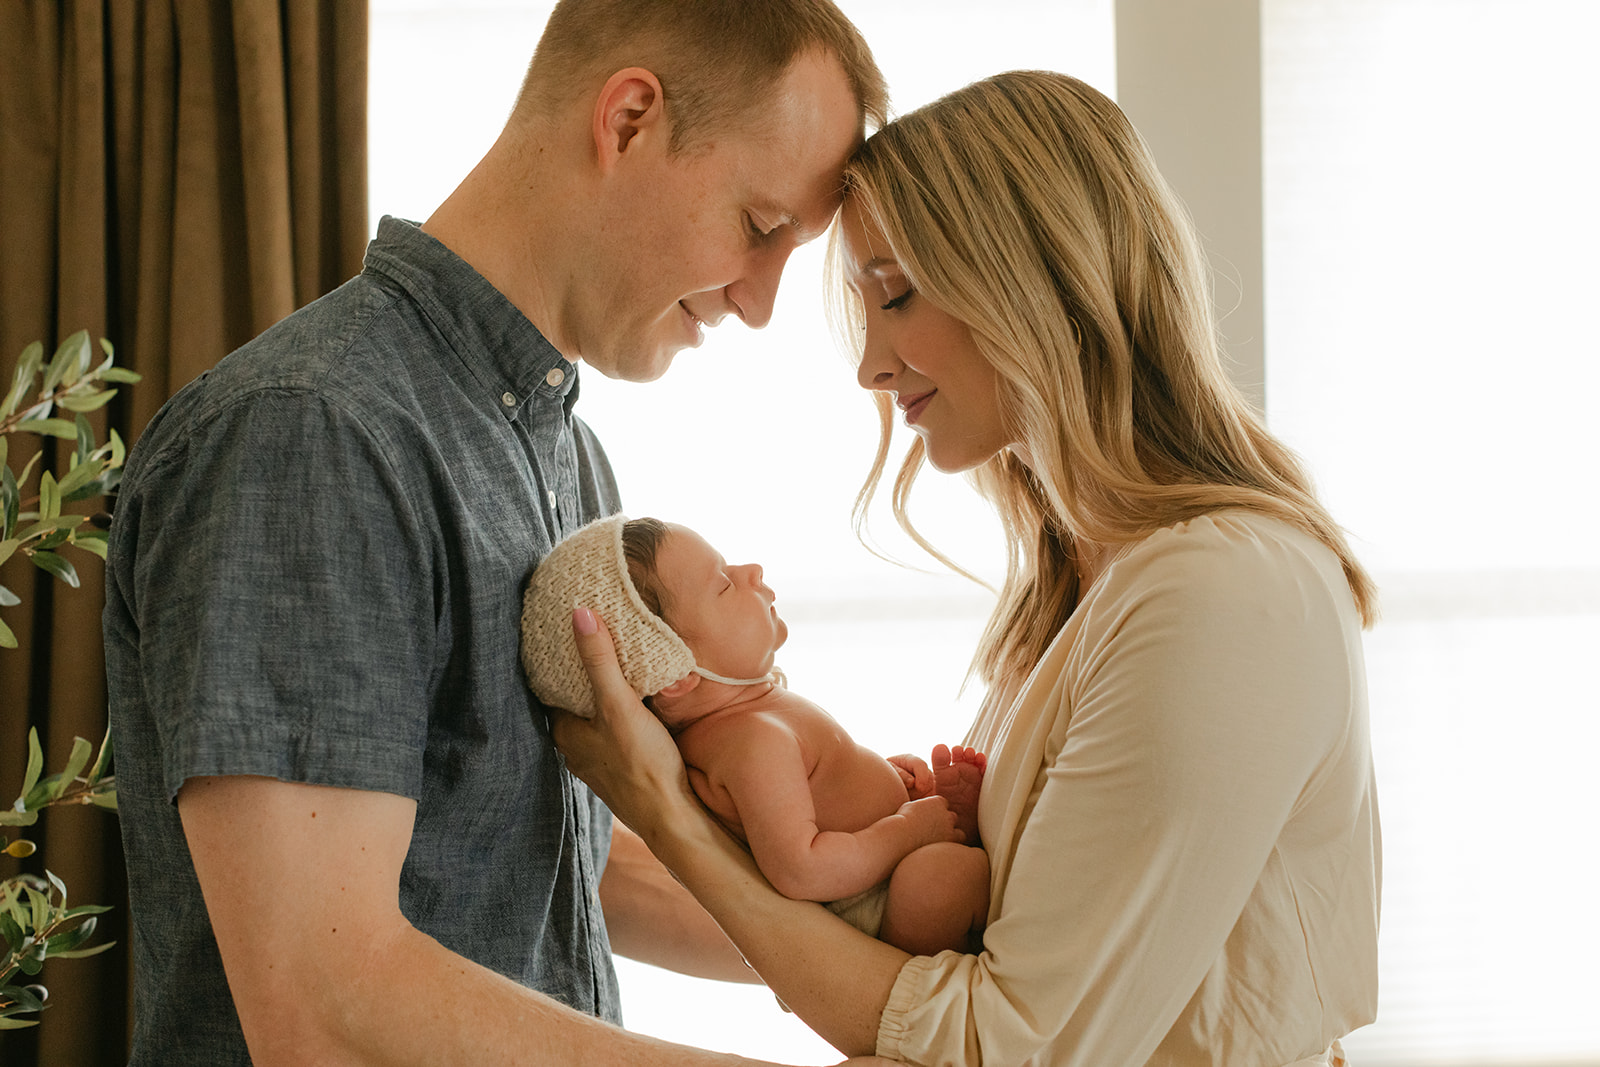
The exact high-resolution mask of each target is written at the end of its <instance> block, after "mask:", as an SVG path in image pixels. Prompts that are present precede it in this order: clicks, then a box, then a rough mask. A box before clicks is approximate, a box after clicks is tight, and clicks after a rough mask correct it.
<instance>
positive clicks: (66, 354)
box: [39, 330, 91, 396]
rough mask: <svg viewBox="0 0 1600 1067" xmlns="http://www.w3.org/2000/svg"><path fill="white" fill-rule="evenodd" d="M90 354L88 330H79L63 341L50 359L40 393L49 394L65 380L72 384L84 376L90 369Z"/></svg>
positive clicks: (41, 394) (42, 394)
mask: <svg viewBox="0 0 1600 1067" xmlns="http://www.w3.org/2000/svg"><path fill="white" fill-rule="evenodd" d="M90 356H91V353H90V351H89V331H88V330H79V331H78V332H77V333H74V334H73V335H71V336H70V337H68V338H67V339H66V340H64V341H62V342H61V346H60V347H59V348H57V349H56V354H55V356H54V357H53V358H52V359H51V360H50V369H49V370H47V371H45V375H44V386H43V387H42V388H41V389H40V390H39V395H40V396H44V395H47V394H49V393H51V392H54V391H55V388H56V386H58V385H61V384H62V383H63V382H64V383H66V384H67V385H71V384H73V383H74V382H76V381H77V380H78V379H79V378H81V377H83V375H84V372H85V371H87V370H88V369H89V359H90Z"/></svg>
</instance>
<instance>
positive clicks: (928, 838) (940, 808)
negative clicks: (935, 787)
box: [898, 797, 966, 848]
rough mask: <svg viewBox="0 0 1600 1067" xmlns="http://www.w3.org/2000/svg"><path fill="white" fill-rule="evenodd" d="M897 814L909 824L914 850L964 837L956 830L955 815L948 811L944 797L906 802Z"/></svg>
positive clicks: (948, 806) (948, 807)
mask: <svg viewBox="0 0 1600 1067" xmlns="http://www.w3.org/2000/svg"><path fill="white" fill-rule="evenodd" d="M898 814H899V815H900V816H901V817H903V818H904V819H905V820H906V822H908V823H910V824H911V829H912V834H913V836H914V838H915V840H916V844H915V846H913V847H915V848H921V847H922V846H923V845H936V844H939V843H941V842H944V841H960V840H962V839H963V838H965V837H966V835H965V834H964V833H962V832H961V831H960V830H959V829H957V828H956V813H955V812H953V811H951V810H950V805H949V804H947V803H945V799H944V797H923V798H922V799H921V800H908V801H906V802H905V803H904V804H902V805H900V811H899V813H898Z"/></svg>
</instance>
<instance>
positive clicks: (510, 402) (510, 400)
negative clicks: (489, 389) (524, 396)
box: [500, 393, 517, 408]
mask: <svg viewBox="0 0 1600 1067" xmlns="http://www.w3.org/2000/svg"><path fill="white" fill-rule="evenodd" d="M500 403H502V404H504V405H505V406H506V407H508V408H514V407H516V406H517V396H516V394H515V393H501V394H500Z"/></svg>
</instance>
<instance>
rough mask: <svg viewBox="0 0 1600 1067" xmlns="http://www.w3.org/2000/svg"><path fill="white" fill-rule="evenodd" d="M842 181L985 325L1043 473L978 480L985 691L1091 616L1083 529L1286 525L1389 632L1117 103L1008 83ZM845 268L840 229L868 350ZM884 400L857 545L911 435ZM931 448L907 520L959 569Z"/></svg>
mask: <svg viewBox="0 0 1600 1067" xmlns="http://www.w3.org/2000/svg"><path fill="white" fill-rule="evenodd" d="M845 183H846V184H845V189H846V195H847V198H848V200H849V201H850V202H851V203H853V204H854V205H855V206H856V207H857V208H858V209H859V210H860V211H861V212H862V215H863V218H864V219H865V220H866V221H867V223H868V224H869V225H870V226H873V227H875V228H877V229H878V230H879V231H880V232H881V233H882V234H883V235H884V237H885V238H886V239H887V241H888V244H889V247H890V250H891V252H892V254H893V256H894V258H895V259H896V260H897V261H898V263H899V265H900V267H901V269H902V270H903V271H904V272H905V275H906V277H907V280H908V281H909V283H910V284H911V285H912V286H913V287H914V288H915V289H916V290H917V291H918V293H919V294H920V295H921V297H922V298H925V299H927V300H930V301H932V303H933V304H934V305H936V306H938V307H940V308H942V309H944V310H945V311H948V312H949V313H950V314H952V315H954V316H955V317H956V318H958V319H960V320H961V321H962V322H963V323H965V324H966V325H967V326H968V327H969V328H970V329H971V331H972V336H973V339H974V341H975V342H976V344H977V347H978V350H979V351H980V352H981V353H982V354H983V356H984V357H985V358H986V359H988V360H989V361H990V362H991V363H992V364H993V365H994V367H995V368H996V370H997V371H998V373H999V378H1000V382H1001V385H1000V388H1001V407H1002V410H1003V411H1004V412H1005V413H1006V418H1007V419H1008V420H1009V422H1010V429H1011V430H1012V432H1013V433H1014V434H1015V435H1016V439H1017V440H1018V441H1019V442H1020V443H1021V444H1022V445H1023V448H1024V452H1025V454H1026V455H1027V456H1028V457H1029V459H1030V461H1031V463H1030V464H1029V465H1025V464H1024V463H1023V462H1022V461H1021V460H1020V459H1019V458H1018V457H1017V455H1016V454H1014V453H1012V452H1011V451H1010V450H1006V451H1003V452H1001V453H999V454H998V455H996V456H995V457H993V458H991V459H990V460H989V461H988V462H986V463H984V464H983V465H982V466H980V467H978V468H977V469H976V470H974V471H973V472H972V474H971V477H972V479H973V481H974V484H975V485H976V487H977V489H978V491H979V492H980V493H981V494H982V495H983V496H984V497H985V498H987V499H988V500H989V501H990V502H991V504H992V505H993V506H994V507H995V509H996V510H997V511H998V513H999V516H1000V520H1001V523H1002V526H1003V527H1004V531H1005V535H1006V542H1007V557H1008V559H1007V569H1006V578H1005V582H1004V585H1003V586H1002V588H1001V590H1000V599H999V604H998V605H997V607H996V608H995V612H994V614H993V615H992V616H991V617H990V620H989V624H988V627H987V629H986V630H985V633H984V636H983V640H982V642H981V643H980V645H979V648H978V652H977V655H976V656H975V658H974V661H973V668H974V671H975V672H976V673H977V674H978V675H979V677H981V678H982V679H983V680H984V681H985V682H986V683H988V684H989V685H991V686H994V685H996V684H997V683H1003V682H1005V681H1009V680H1012V679H1014V678H1020V677H1022V676H1024V675H1026V673H1027V672H1028V671H1029V670H1031V669H1032V667H1033V665H1034V664H1035V663H1037V662H1038V660H1039V659H1040V657H1041V656H1043V654H1044V650H1045V648H1046V647H1047V646H1048V645H1049V643H1050V641H1051V640H1052V639H1053V638H1054V636H1055V634H1056V632H1057V631H1058V630H1059V629H1060V628H1061V626H1062V625H1063V624H1064V623H1065V622H1066V619H1067V617H1068V616H1069V615H1070V614H1071V613H1072V610H1073V608H1074V607H1075V606H1076V603H1077V599H1078V592H1079V590H1078V578H1077V568H1076V565H1075V564H1076V552H1075V546H1076V543H1077V540H1078V539H1079V538H1083V539H1085V540H1087V541H1091V542H1103V543H1111V544H1116V543H1123V542H1128V541H1132V540H1136V539H1138V538H1141V537H1143V536H1145V535H1148V534H1149V533H1151V532H1153V531H1155V530H1157V529H1160V528H1162V527H1164V526H1170V525H1172V524H1174V523H1177V522H1182V521H1184V520H1186V519H1191V518H1194V517H1196V516H1198V515H1202V514H1205V513H1207V512H1212V511H1217V510H1219V509H1222V508H1249V509H1252V510H1255V511H1258V512H1261V513H1264V514H1267V515H1271V516H1274V517H1277V518H1279V519H1282V520H1284V521H1286V522H1288V523H1290V524H1292V525H1294V526H1296V527H1299V528H1300V529H1302V530H1305V531H1306V532H1308V533H1309V534H1311V535H1312V536H1314V537H1316V538H1317V539H1318V540H1320V541H1322V542H1323V543H1324V544H1326V545H1327V546H1328V547H1329V548H1330V549H1332V550H1333V551H1334V552H1335V553H1336V554H1337V555H1338V557H1339V559H1340V561H1341V563H1342V564H1343V567H1344V573H1345V576H1346V578H1347V579H1348V581H1349V583H1350V589H1351V592H1352V593H1353V594H1354V597H1355V602H1356V605H1357V608H1358V609H1359V611H1360V613H1361V618H1362V621H1363V622H1364V623H1366V624H1368V625H1370V624H1371V623H1372V621H1373V620H1374V619H1375V618H1376V614H1377V594H1376V590H1375V587H1374V586H1373V583H1372V579H1371V578H1370V577H1369V576H1368V574H1367V572H1366V571H1365V570H1364V569H1363V568H1362V566H1361V564H1360V563H1359V562H1358V561H1357V560H1356V558H1355V556H1354V555H1353V554H1352V553H1351V551H1350V547H1349V545H1348V544H1347V543H1346V541H1345V537H1344V534H1343V532H1342V531H1341V530H1340V529H1339V527H1338V526H1337V525H1336V524H1335V523H1334V522H1333V520H1332V518H1331V517H1330V516H1329V515H1328V513H1327V511H1326V510H1325V509H1324V508H1323V507H1322V505H1321V504H1320V503H1318V501H1317V499H1316V497H1315V495H1314V493H1313V491H1312V488H1311V483H1310V479H1309V478H1308V477H1307V476H1306V474H1305V472H1304V471H1303V470H1302V468H1301V466H1300V463H1299V461H1298V460H1297V459H1296V457H1295V456H1294V454H1293V453H1292V452H1291V451H1290V450H1289V449H1288V448H1286V447H1284V446H1283V445H1282V444H1281V443H1279V442H1278V441H1277V440H1276V439H1275V438H1274V437H1273V436H1272V435H1271V434H1270V433H1268V432H1267V430H1266V427H1265V425H1264V424H1263V422H1262V420H1261V418H1260V416H1259V415H1258V414H1257V413H1256V411H1255V410H1254V409H1253V408H1252V406H1251V405H1250V403H1249V401H1247V400H1246V399H1245V397H1244V396H1243V395H1242V394H1241V393H1240V392H1239V390H1238V389H1237V388H1236V387H1235V386H1234V385H1233V383H1232V382H1231V381H1230V380H1229V378H1228V376H1227V374H1226V372H1225V371H1224V369H1223V362H1222V355H1221V351H1220V347H1219V343H1218V338H1217V333H1216V327H1215V323H1214V322H1213V319H1212V311H1211V299H1210V292H1209V286H1208V280H1207V274H1206V268H1205V262H1204V259H1203V257H1202V254H1201V252H1200V247H1199V243H1198V241H1197V239H1196V237H1195V233H1194V230H1193V227H1192V225H1191V224H1190V222H1189V219H1188V215H1187V212H1186V211H1185V210H1184V208H1183V206H1182V204H1181V203H1180V202H1179V201H1178V199H1177V198H1176V197H1175V196H1174V195H1173V193H1172V191H1171V189H1169V188H1168V186H1167V184H1166V181H1165V180H1164V179H1163V178H1162V177H1161V175H1160V173H1159V172H1157V170H1156V167H1155V163H1154V161H1153V160H1152V159H1151V156H1150V153H1149V150H1148V149H1147V148H1146V147H1145V144H1144V142H1143V141H1142V140H1141V139H1140V137H1139V135H1138V133H1137V132H1136V131H1135V130H1134V129H1133V127H1132V126H1131V125H1130V124H1129V122H1128V120H1127V118H1126V116H1124V115H1123V114H1122V112H1121V111H1120V110H1119V109H1118V108H1117V106H1116V105H1115V104H1114V103H1112V102H1111V101H1110V100H1108V99H1107V98H1106V97H1105V96H1103V95H1102V94H1101V93H1099V92H1097V91H1096V90H1095V89H1093V88H1091V87H1089V86H1088V85H1086V84H1084V83H1083V82H1081V81H1078V80H1077V79H1075V78H1070V77H1067V76H1066V75H1063V74H1056V73H1052V72H1047V71H1012V72H1010V73H1006V74H1000V75H997V76H995V77H993V78H989V79H987V80H985V81H981V82H977V83H975V84H973V85H969V86H967V87H966V88H964V89H961V90H958V91H957V92H954V93H951V94H950V95H949V96H946V97H944V98H942V99H940V100H938V101H936V102H934V103H932V104H929V105H927V106H926V107H923V108H921V109H919V110H917V111H914V112H912V113H910V114H908V115H905V116H903V117H901V118H899V119H897V120H895V121H894V122H892V123H890V124H889V125H887V126H885V127H884V128H883V129H881V130H879V131H878V132H877V133H876V134H874V135H873V136H872V137H871V138H870V139H869V140H868V141H867V142H866V144H865V145H864V146H863V147H862V148H861V149H860V151H858V152H857V153H856V155H855V158H854V159H853V160H852V161H851V162H850V164H849V166H848V167H847V169H846V172H845ZM840 255H841V245H840V243H839V242H838V241H837V233H836V234H835V241H834V252H833V255H832V256H830V267H829V269H830V272H831V273H832V275H833V277H834V284H833V285H832V286H830V291H831V293H832V294H833V296H834V298H835V307H834V310H835V313H836V315H837V316H838V317H840V318H841V319H842V320H843V321H842V323H841V325H842V328H843V332H844V333H845V334H846V335H847V336H849V337H851V338H853V339H854V340H853V341H852V342H850V343H852V344H854V345H855V346H856V348H857V349H858V354H859V347H860V344H861V341H860V338H861V333H860V325H861V323H860V306H859V304H858V303H857V302H856V301H855V300H854V299H853V298H852V297H850V296H849V295H848V293H847V291H846V289H845V286H844V278H847V277H848V276H849V274H850V273H853V270H854V266H855V265H854V264H846V263H843V262H842V260H841V258H840ZM874 399H875V401H876V402H877V404H878V409H879V415H880V421H881V426H882V434H881V439H880V442H879V448H878V453H877V456H876V458H875V460H874V462H873V466H872V470H871V473H870V474H869V475H868V478H867V482H866V484H865V485H864V486H863V487H862V490H861V494H860V495H859V496H858V498H857V500H856V508H855V522H856V526H857V530H858V533H859V532H863V531H864V526H865V522H866V514H867V509H868V506H869V504H870V503H871V500H872V498H873V496H874V494H875V493H876V491H877V488H878V485H879V483H880V481H881V479H882V476H883V472H884V469H885V466H886V463H887V458H888V454H889V438H890V431H891V429H892V426H893V411H892V406H891V403H890V400H889V398H888V396H887V395H885V394H883V393H878V394H875V397H874ZM924 454H925V453H924V449H923V447H922V442H921V440H920V439H918V440H916V441H915V442H913V444H912V446H911V447H910V449H909V450H908V452H907V455H906V458H905V462H904V463H903V464H902V466H901V468H900V471H899V474H898V475H897V476H896V478H895V483H894V492H893V498H892V502H893V508H894V514H895V517H896V519H897V520H898V522H899V524H900V525H901V526H902V527H903V528H904V529H905V530H906V531H907V533H908V534H910V535H911V536H912V538H913V539H915V540H916V541H917V543H918V544H920V545H922V546H923V547H924V548H926V549H928V550H929V551H930V552H933V554H934V555H935V556H937V557H938V558H940V559H942V560H943V559H945V557H944V556H943V555H942V554H940V553H939V552H937V551H936V550H935V549H934V548H933V547H932V546H931V545H930V544H929V543H928V542H927V541H926V540H924V539H923V538H922V536H921V535H920V534H919V533H918V532H917V531H916V530H915V529H914V528H913V526H912V524H911V521H910V518H909V515H908V514H907V510H906V502H907V500H908V498H909V494H910V490H911V486H912V483H913V482H914V481H915V479H916V476H917V473H918V471H919V470H920V469H921V467H922V463H923V459H924ZM945 562H947V563H948V562H949V561H948V560H945Z"/></svg>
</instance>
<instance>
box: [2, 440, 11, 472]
mask: <svg viewBox="0 0 1600 1067" xmlns="http://www.w3.org/2000/svg"><path fill="white" fill-rule="evenodd" d="M10 450H11V439H10V438H8V437H7V436H6V435H5V434H3V433H0V467H4V466H5V465H6V456H7V454H8V453H9V452H10Z"/></svg>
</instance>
